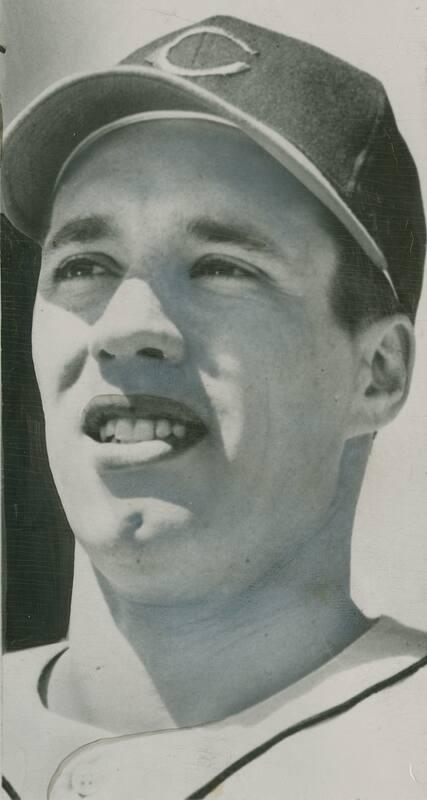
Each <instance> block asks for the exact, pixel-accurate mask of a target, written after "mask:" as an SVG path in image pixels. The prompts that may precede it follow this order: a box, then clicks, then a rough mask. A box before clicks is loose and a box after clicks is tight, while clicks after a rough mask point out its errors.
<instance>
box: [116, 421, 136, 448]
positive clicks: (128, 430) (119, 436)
mask: <svg viewBox="0 0 427 800" xmlns="http://www.w3.org/2000/svg"><path fill="white" fill-rule="evenodd" d="M132 439H133V422H132V420H130V419H119V420H118V422H117V424H116V441H118V442H131V441H132Z"/></svg>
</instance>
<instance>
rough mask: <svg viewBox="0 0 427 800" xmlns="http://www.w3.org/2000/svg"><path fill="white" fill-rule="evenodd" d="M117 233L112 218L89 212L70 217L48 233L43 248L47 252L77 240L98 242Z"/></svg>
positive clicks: (85, 242) (81, 242) (80, 241)
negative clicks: (87, 214) (84, 214)
mask: <svg viewBox="0 0 427 800" xmlns="http://www.w3.org/2000/svg"><path fill="white" fill-rule="evenodd" d="M116 234H117V231H116V226H115V224H114V220H113V218H112V217H109V216H105V217H104V216H100V215H99V214H91V215H89V216H86V217H76V218H75V219H70V220H69V221H68V222H66V223H65V225H63V226H62V227H61V228H59V230H57V231H55V232H54V233H52V234H50V235H48V237H47V239H46V242H45V244H44V246H43V249H44V250H45V251H46V252H48V251H50V250H56V249H58V248H59V247H65V245H67V244H70V243H73V242H78V243H80V244H87V243H91V242H98V241H100V239H105V238H106V237H110V238H111V237H112V236H115V235H116Z"/></svg>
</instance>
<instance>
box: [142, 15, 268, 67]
mask: <svg viewBox="0 0 427 800" xmlns="http://www.w3.org/2000/svg"><path fill="white" fill-rule="evenodd" d="M200 33H210V34H213V35H214V36H222V38H223V39H228V40H230V41H231V42H234V44H235V45H237V46H238V47H240V48H241V49H242V50H243V51H244V52H245V53H247V54H248V55H249V56H256V55H258V51H257V50H253V49H252V48H251V47H249V45H248V44H246V42H243V41H242V39H238V38H237V36H233V35H232V34H231V33H227V32H226V31H224V30H223V29H222V28H216V27H214V26H210V25H199V26H197V27H195V28H191V29H190V30H189V31H184V32H183V33H180V34H179V36H176V38H175V39H172V41H171V42H167V44H165V45H163V46H162V47H159V48H158V50H155V51H154V53H151V54H150V55H149V56H147V57H146V59H145V60H146V61H148V62H149V63H150V64H152V66H153V67H156V68H157V69H160V70H162V71H163V72H169V73H171V74H172V75H180V76H181V77H188V78H200V77H203V76H205V75H236V74H237V73H239V72H244V71H246V70H248V69H250V68H251V65H250V64H249V63H248V62H247V61H234V62H233V63H232V64H222V65H220V66H217V67H207V68H206V69H192V68H191V67H180V66H177V65H176V64H172V63H171V62H170V61H169V53H170V51H171V50H172V49H173V48H174V47H176V45H177V44H180V42H183V41H185V39H188V38H189V37H190V36H196V35H197V34H200Z"/></svg>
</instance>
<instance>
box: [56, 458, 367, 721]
mask: <svg viewBox="0 0 427 800" xmlns="http://www.w3.org/2000/svg"><path fill="white" fill-rule="evenodd" d="M353 458H354V454H353ZM353 467H354V463H353ZM353 474H354V473H353ZM348 488H349V487H348V486H347V487H346V490H345V492H344V494H345V496H346V497H347V503H344V504H342V503H341V504H338V505H337V504H335V510H334V512H333V514H332V515H331V518H330V519H329V521H328V524H327V525H326V526H324V527H322V528H321V529H319V530H318V531H317V532H316V535H314V536H313V535H312V536H310V538H309V540H307V541H306V542H305V544H304V546H302V547H301V548H300V550H299V552H298V553H297V554H295V555H294V557H293V559H292V560H288V561H287V562H285V563H283V564H282V565H281V566H280V568H277V569H276V570H275V571H274V573H272V574H271V575H269V576H267V577H266V578H265V579H264V580H263V581H262V582H260V583H259V584H258V585H256V586H251V587H250V588H249V589H247V591H246V592H244V593H241V594H240V595H239V596H237V597H235V598H234V599H233V600H230V598H227V601H226V602H224V601H223V602H212V601H209V602H207V601H206V602H203V603H192V604H188V605H182V606H178V605H174V606H152V605H147V604H144V603H138V602H135V601H130V600H129V599H128V598H123V597H122V596H119V595H118V594H117V593H115V592H113V590H112V589H111V587H110V586H109V585H108V584H107V582H106V581H105V579H102V578H101V577H99V576H97V575H96V574H95V572H94V570H93V568H92V566H91V564H90V562H89V560H88V558H87V556H86V555H85V554H84V553H83V551H82V550H81V549H80V548H79V547H77V550H76V562H75V581H74V593H73V603H72V614H71V624H70V648H69V652H68V657H67V658H64V659H60V661H59V662H58V665H57V668H56V670H55V671H54V674H53V676H52V681H51V686H50V689H49V705H50V707H52V708H53V709H54V710H56V711H58V712H59V713H63V714H64V715H66V716H71V717H77V718H78V719H80V720H81V721H84V722H87V723H90V724H92V725H96V726H98V727H102V728H105V729H107V730H110V731H112V732H115V733H125V732H126V733H129V732H133V731H135V732H136V731H148V730H159V729H165V728H171V727H177V726H178V727H181V726H189V725H197V724H203V723H206V722H210V721H213V720H217V719H223V718H224V717H226V716H229V715H230V714H234V713H237V712H239V711H241V710H243V709H245V708H247V707H249V706H250V705H253V704H254V703H257V702H259V701H261V700H263V699H265V698H267V697H269V696H270V695H272V694H274V693H276V692H278V691H280V690H282V689H284V688H286V687H287V686H289V685H290V684H292V683H294V682H295V681H296V680H298V679H300V678H302V677H304V675H306V674H308V673H310V672H312V671H313V670H315V669H316V668H318V667H319V666H321V665H322V664H323V663H325V662H326V661H328V660H329V659H330V658H331V657H332V656H334V655H336V654H337V653H339V652H340V651H341V650H342V649H343V648H344V647H346V646H347V645H348V644H350V643H351V642H352V641H353V640H354V639H356V638H357V637H358V636H360V635H361V633H363V632H364V630H366V628H367V627H368V623H367V620H366V619H365V618H364V617H363V615H362V614H361V613H360V612H359V611H358V610H357V608H356V607H355V605H354V604H353V602H352V601H351V598H350V594H349V565H350V539H351V528H352V522H353V516H354V508H355V503H356V499H357V495H358V491H359V488H360V481H359V485H358V486H357V487H356V486H354V481H352V490H351V493H350V494H351V495H352V499H353V502H352V503H350V502H349V499H350V495H349V492H348ZM319 565H321V566H320V569H319ZM61 662H62V664H61ZM242 664H244V669H242Z"/></svg>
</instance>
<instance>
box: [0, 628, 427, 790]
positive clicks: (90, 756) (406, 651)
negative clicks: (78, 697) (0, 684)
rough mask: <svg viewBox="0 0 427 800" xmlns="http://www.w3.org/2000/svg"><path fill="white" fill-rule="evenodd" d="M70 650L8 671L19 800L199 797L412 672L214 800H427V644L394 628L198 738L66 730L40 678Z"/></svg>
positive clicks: (19, 659)
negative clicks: (249, 756)
mask: <svg viewBox="0 0 427 800" xmlns="http://www.w3.org/2000/svg"><path fill="white" fill-rule="evenodd" d="M63 647H64V643H60V644H57V645H51V646H48V647H43V648H37V649H36V650H30V651H24V652H21V653H15V654H11V655H10V656H7V657H6V659H5V662H6V664H5V670H4V671H5V675H4V685H5V714H4V737H5V751H4V774H5V775H6V777H7V779H8V781H9V782H10V784H11V785H12V786H13V788H14V790H15V791H16V792H17V794H18V796H19V798H20V800H45V798H46V797H47V789H48V785H49V782H50V781H51V779H52V776H54V780H53V781H52V784H51V791H50V792H49V798H50V800H78V798H85V797H88V798H89V797H90V798H91V800H113V798H114V800H185V798H187V797H189V796H190V795H192V794H193V793H195V794H194V796H195V797H196V796H197V790H198V789H199V788H200V787H202V786H203V785H204V784H206V783H207V782H208V781H210V780H211V779H212V778H214V776H215V775H216V774H217V773H219V772H221V771H222V770H224V769H225V768H226V767H227V766H228V765H229V764H230V763H232V762H233V761H235V760H236V759H238V758H240V757H241V756H243V755H245V754H246V753H247V752H248V751H250V750H251V749H253V748H254V747H257V746H258V745H260V744H262V743H263V742H264V741H266V740H268V739H269V738H270V737H272V736H274V735H275V734H277V733H279V732H280V731H282V730H283V729H285V728H289V726H291V725H294V724H296V723H299V722H301V721H302V720H304V719H306V718H308V717H312V716H313V715H315V714H318V713H319V712H322V711H324V710H326V709H330V708H332V707H334V706H336V705H338V704H340V703H343V702H344V701H347V700H349V699H350V698H352V697H354V695H356V694H359V693H360V692H363V691H365V690H367V689H369V687H372V686H374V685H375V684H377V683H379V682H381V681H385V680H387V679H390V678H392V676H395V675H396V674H397V673H399V672H400V671H402V670H405V669H407V668H411V667H413V668H414V671H413V673H412V674H411V675H409V676H408V677H406V678H405V679H402V680H399V681H397V682H395V683H393V684H392V685H391V686H389V687H388V688H383V689H382V690H381V691H378V692H376V693H373V694H371V695H370V696H369V697H367V698H365V699H363V700H362V701H361V702H360V703H358V704H357V705H356V706H355V707H353V708H352V709H350V710H347V711H344V712H343V713H340V714H339V715H338V716H335V717H334V718H330V719H327V720H326V721H323V722H321V723H320V724H315V725H313V726H311V727H309V728H308V729H306V730H303V731H300V732H299V733H296V734H295V735H293V736H292V737H291V738H286V739H285V740H284V741H282V742H280V743H279V744H277V745H276V746H274V747H273V748H271V749H270V750H269V751H268V752H266V753H265V754H263V755H261V756H260V757H258V758H255V759H254V760H252V761H251V762H250V763H249V764H247V765H246V766H244V768H242V769H241V770H239V771H237V772H235V773H234V774H233V775H231V777H229V778H228V779H226V780H224V781H223V782H222V784H221V785H220V786H219V787H217V788H216V789H214V791H212V792H211V793H210V794H207V795H203V796H207V797H209V798H210V797H212V798H213V797H218V798H221V800H284V798H286V800H423V798H427V708H426V698H427V668H420V669H415V667H416V665H417V664H418V662H419V660H420V659H425V657H426V655H427V635H426V634H423V633H419V632H417V631H414V630H412V629H408V628H404V627H402V626H401V625H398V624H397V623H395V622H393V621H392V620H390V619H387V618H382V619H380V620H379V621H378V622H377V623H375V624H374V625H373V626H372V628H371V629H370V630H369V631H368V632H367V633H365V634H364V635H363V636H361V637H360V638H359V639H358V640H357V641H356V642H354V643H353V644H352V645H350V646H349V647H348V648H346V649H345V650H344V651H343V652H342V653H340V654H339V655H338V656H337V657H335V658H333V659H331V661H329V662H328V663H327V664H326V665H324V666H323V667H321V668H320V669H318V670H316V671H315V672H314V673H312V674H310V675H309V676H307V677H306V678H304V679H302V680H300V681H298V682H297V683H296V684H294V685H293V686H291V687H289V688H288V689H286V690H284V691H282V692H280V693H278V694H276V695H274V696H273V697H271V698H269V699H268V700H266V701H264V702H262V703H259V704H257V705H256V706H253V707H251V708H249V709H247V710H246V711H244V712H242V713H240V714H238V715H235V716H232V717H229V718H227V719H225V720H223V721H221V722H219V723H213V724H210V725H204V726H201V727H196V728H190V729H184V730H177V731H165V732H159V733H152V734H150V733H146V734H140V735H131V736H123V737H112V736H111V735H109V734H108V733H106V732H105V731H102V730H98V729H96V728H91V727H89V726H86V725H81V724H79V723H76V722H73V721H71V720H68V719H64V718H62V717H59V716H58V715H56V714H54V713H52V712H50V711H48V710H47V709H46V708H45V707H44V706H43V705H42V702H41V700H40V697H39V695H38V692H37V682H38V679H39V676H40V672H41V671H42V669H43V667H44V666H45V665H46V663H48V661H49V660H50V659H51V658H52V657H53V656H54V655H55V653H58V652H59V651H60V650H61V649H63ZM89 743H90V744H89ZM77 748H82V749H79V750H78V751H77V752H76V749H77ZM5 796H6V797H8V795H5ZM201 796H202V795H200V797H201Z"/></svg>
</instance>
